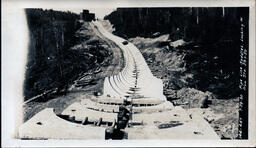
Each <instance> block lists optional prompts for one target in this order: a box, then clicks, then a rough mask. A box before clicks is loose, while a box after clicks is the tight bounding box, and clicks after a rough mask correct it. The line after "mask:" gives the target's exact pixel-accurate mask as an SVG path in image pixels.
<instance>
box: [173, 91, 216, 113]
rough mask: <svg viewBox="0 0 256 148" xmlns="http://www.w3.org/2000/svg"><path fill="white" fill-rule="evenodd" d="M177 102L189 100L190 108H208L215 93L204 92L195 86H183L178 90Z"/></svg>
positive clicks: (181, 102)
mask: <svg viewBox="0 0 256 148" xmlns="http://www.w3.org/2000/svg"><path fill="white" fill-rule="evenodd" d="M177 97H178V98H180V99H179V100H177V104H184V102H189V104H188V107H189V108H207V107H208V105H209V103H210V102H211V99H212V98H213V95H212V94H211V93H210V92H206V93H204V92H202V91H199V90H196V89H194V88H182V89H180V90H178V91H177Z"/></svg>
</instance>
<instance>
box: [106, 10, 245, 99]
mask: <svg viewBox="0 0 256 148" xmlns="http://www.w3.org/2000/svg"><path fill="white" fill-rule="evenodd" d="M248 12H249V9H248V8H232V7H226V8H224V7H223V8H222V7H209V8H208V7H200V8H192V7H184V8H117V10H116V11H114V12H112V13H111V14H109V15H107V16H105V18H104V19H107V20H109V21H110V22H111V24H113V26H114V28H115V31H114V32H113V33H114V34H116V35H119V36H122V37H124V38H127V39H128V38H134V37H144V38H155V37H156V35H157V36H160V35H164V34H168V35H169V41H170V42H173V41H176V40H181V39H182V40H184V41H185V42H186V44H185V45H184V46H182V47H181V46H180V47H177V48H176V49H175V50H179V52H183V53H184V52H186V56H185V58H184V60H185V61H186V69H187V71H186V72H190V73H193V75H194V78H193V79H191V80H190V82H189V86H188V87H194V88H196V89H200V90H202V91H211V92H214V93H215V94H216V95H217V96H218V97H220V98H230V97H236V96H238V94H239V88H238V86H239V66H240V63H239V60H240V45H241V42H240V36H241V33H240V28H241V18H242V19H243V20H244V21H243V25H245V26H248ZM244 37H245V40H244V41H246V42H247V43H248V38H247V37H248V27H247V28H245V31H244ZM167 44H169V43H167ZM167 44H166V43H162V45H167ZM162 45H161V46H162ZM168 48H169V49H170V50H169V51H167V52H172V50H174V49H172V47H171V46H169V47H168ZM163 60H164V59H163Z"/></svg>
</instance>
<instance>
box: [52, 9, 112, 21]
mask: <svg viewBox="0 0 256 148" xmlns="http://www.w3.org/2000/svg"><path fill="white" fill-rule="evenodd" d="M52 9H53V10H60V11H71V12H75V13H77V14H79V13H80V12H82V10H83V9H87V10H89V12H90V13H95V16H96V18H97V17H98V18H100V19H103V18H104V16H105V15H108V14H110V13H111V12H113V11H114V10H116V8H81V9H80V8H71V9H66V8H52Z"/></svg>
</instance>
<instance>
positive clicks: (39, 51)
mask: <svg viewBox="0 0 256 148" xmlns="http://www.w3.org/2000/svg"><path fill="white" fill-rule="evenodd" d="M25 11H26V15H27V21H28V26H29V31H30V44H29V52H28V62H27V66H26V77H25V82H24V97H25V100H27V99H29V98H31V97H33V96H36V95H39V94H42V93H44V92H45V91H48V90H57V94H58V93H60V92H63V90H64V92H65V91H66V90H67V88H68V85H70V84H71V83H73V81H74V80H75V79H76V78H77V77H78V76H79V74H81V73H84V72H86V71H88V70H91V69H94V68H97V66H96V65H97V63H101V62H102V61H104V60H105V57H108V51H107V50H105V49H104V48H103V47H101V46H100V45H99V44H100V42H99V41H98V40H97V38H95V37H94V36H95V35H94V34H89V33H87V36H85V37H84V36H82V35H80V34H79V29H80V28H81V27H83V28H84V29H85V30H88V27H89V24H88V23H87V25H85V26H82V24H83V23H81V22H79V21H78V19H79V15H77V14H75V13H71V12H60V11H54V10H43V9H26V10H25ZM92 38H94V40H91V41H90V43H88V44H90V45H88V46H87V45H86V44H83V46H82V45H81V43H83V42H84V41H87V40H90V39H92ZM75 45H76V46H78V45H79V46H82V48H79V49H76V48H73V47H74V46H75Z"/></svg>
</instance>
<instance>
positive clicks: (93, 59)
mask: <svg viewBox="0 0 256 148" xmlns="http://www.w3.org/2000/svg"><path fill="white" fill-rule="evenodd" d="M248 2H251V3H252V4H253V5H242V6H240V5H239V6H234V5H231V6H225V5H223V6H220V5H213V6H205V5H204V6H188V5H179V6H172V5H171V4H170V5H168V6H165V5H157V6H152V5H145V6H133V5H128V6H123V5H118V4H117V5H115V6H114V5H113V6H112V7H110V6H109V5H106V7H105V8H104V6H101V7H92V6H86V5H84V6H83V5H79V7H76V8H74V7H70V8H68V5H66V7H65V8H62V7H58V6H57V5H54V6H55V7H43V6H42V7H40V5H36V6H34V7H23V8H19V11H17V12H14V11H13V12H11V9H8V10H9V11H7V9H6V13H5V14H6V15H10V16H11V15H12V14H15V15H16V17H9V19H7V18H6V19H5V20H6V23H5V24H6V25H4V27H5V28H3V27H2V30H3V31H4V35H5V36H6V39H3V40H2V42H5V41H6V45H5V46H2V51H4V55H5V57H4V58H3V56H2V61H3V60H5V61H8V64H6V65H4V64H2V71H3V70H5V69H11V70H7V72H10V73H9V74H7V72H5V74H4V75H2V80H3V79H5V80H4V83H5V84H6V86H8V87H9V88H11V89H13V90H15V91H16V92H15V91H14V92H10V91H11V90H7V89H4V90H3V89H2V92H4V95H5V96H8V93H11V94H12V95H10V94H9V97H11V99H10V100H9V103H10V102H11V103H10V105H13V106H11V107H10V108H9V107H8V106H4V107H3V105H2V115H3V114H4V117H8V118H9V116H11V115H13V120H11V121H12V122H13V123H11V124H10V125H14V126H13V127H12V129H13V131H14V132H13V134H12V136H13V138H14V139H15V140H18V141H21V142H30V141H32V142H33V141H48V140H58V141H62V140H81V141H84V142H86V141H90V140H103V141H110V142H111V141H113V140H114V141H113V142H115V141H119V140H123V141H126V142H127V143H129V141H131V142H132V141H134V140H136V141H137V140H139V141H143V140H163V141H165V140H183V141H186V140H188V141H189V140H195V141H196V140H197V142H199V141H200V142H203V141H213V140H218V141H223V142H232V141H240V140H242V141H250V140H251V141H250V143H247V145H246V146H253V145H254V146H255V144H256V143H255V140H256V139H255V134H252V132H253V131H255V129H251V128H255V118H254V117H252V115H255V108H250V107H251V106H252V105H255V92H254V91H255V69H254V68H255V55H253V54H255V32H254V33H252V32H251V29H252V28H253V29H255V20H254V19H255V18H254V19H251V12H252V6H253V10H254V11H255V7H254V5H255V3H254V1H248ZM56 4H57V3H56ZM254 16H255V15H254ZM2 17H5V16H2ZM13 22H16V23H15V24H13ZM252 22H253V23H254V26H252V27H251V23H252ZM9 31H11V32H12V33H10V32H9ZM16 31H17V33H16ZM254 31H255V30H254ZM11 34H12V35H14V36H16V37H14V38H13V40H12V39H11V38H12V36H11ZM19 38H21V39H22V40H17V39H19ZM7 39H10V40H11V41H14V42H11V41H10V40H8V41H7ZM252 42H253V43H252ZM252 45H254V46H252ZM7 46H8V49H10V50H7V48H6V49H5V47H7ZM11 48H12V49H11ZM19 48H22V49H23V50H19ZM252 48H254V49H252ZM12 54H17V55H18V56H16V57H15V59H14V61H16V60H17V61H16V62H9V61H10V58H9V56H10V57H11V56H13V55H12ZM22 55H23V56H22ZM19 56H22V58H18V57H19ZM13 57H14V56H13ZM252 58H253V59H252ZM15 63H20V65H21V66H19V65H16V64H15ZM3 65H4V66H3ZM15 67H18V68H17V69H16V68H15ZM251 67H252V68H251ZM15 70H16V71H18V70H21V71H22V72H21V73H19V72H15ZM15 75H19V76H18V77H15ZM252 77H253V78H252ZM9 79H10V82H9V83H8V80H9ZM11 79H12V80H11ZM18 79H19V82H20V83H19V84H18V83H16V84H17V85H16V84H14V83H13V82H14V81H16V80H18ZM252 80H253V81H252ZM7 83H8V84H7ZM252 83H253V84H252ZM2 87H3V83H2ZM251 89H252V91H249V90H251ZM5 90H6V91H5ZM16 93H17V94H16ZM5 96H3V95H2V97H1V100H2V101H3V100H5V99H7V98H8V97H6V98H3V97H5ZM5 102H6V101H5ZM250 103H251V104H250ZM5 104H6V103H5ZM254 107H255V106H254ZM5 108H8V109H9V110H10V109H13V110H12V111H11V112H9V114H8V113H7V112H6V110H5ZM3 110H4V111H5V113H3ZM251 124H252V125H251ZM5 125H6V124H5ZM10 125H9V126H10ZM139 141H138V142H139ZM200 142H199V143H200ZM147 143H148V142H147ZM149 143H150V142H149ZM20 144H21V143H20ZM95 144H97V142H96V143H95ZM180 144H182V143H180ZM147 145H148V144H147ZM18 146H21V147H22V145H18ZM41 146H44V145H41ZM66 146H67V145H66Z"/></svg>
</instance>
